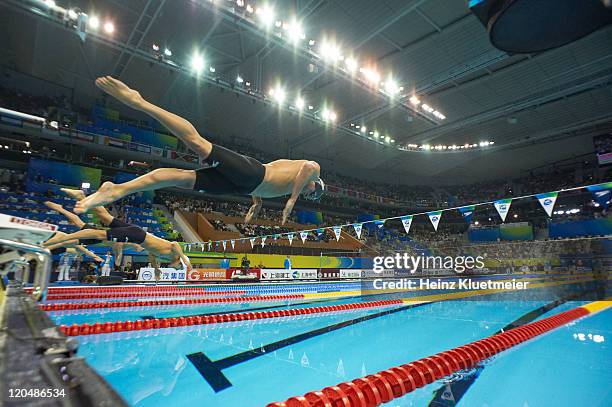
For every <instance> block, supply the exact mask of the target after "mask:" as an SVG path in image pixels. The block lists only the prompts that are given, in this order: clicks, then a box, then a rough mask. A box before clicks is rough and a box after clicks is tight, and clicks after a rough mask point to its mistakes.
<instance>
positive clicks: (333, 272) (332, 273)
mask: <svg viewBox="0 0 612 407" xmlns="http://www.w3.org/2000/svg"><path fill="white" fill-rule="evenodd" d="M317 277H318V278H319V280H337V279H339V278H340V270H338V269H321V270H319V272H318V273H317Z"/></svg>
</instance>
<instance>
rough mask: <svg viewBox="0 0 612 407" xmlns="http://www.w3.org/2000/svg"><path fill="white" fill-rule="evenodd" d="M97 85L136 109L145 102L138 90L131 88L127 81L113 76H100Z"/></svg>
mask: <svg viewBox="0 0 612 407" xmlns="http://www.w3.org/2000/svg"><path fill="white" fill-rule="evenodd" d="M96 86H97V87H98V88H100V89H102V90H103V91H104V92H106V93H108V94H109V95H111V96H112V97H114V98H115V99H117V100H118V101H120V102H123V103H125V104H126V105H128V106H130V107H132V108H134V109H139V108H140V106H141V105H142V103H143V102H144V99H143V98H142V96H140V93H138V91H137V90H134V89H130V87H129V86H127V85H126V84H125V83H123V82H121V81H120V80H117V79H115V78H113V77H112V76H101V77H99V78H98V79H96Z"/></svg>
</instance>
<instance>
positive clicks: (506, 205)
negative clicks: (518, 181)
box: [493, 199, 512, 222]
mask: <svg viewBox="0 0 612 407" xmlns="http://www.w3.org/2000/svg"><path fill="white" fill-rule="evenodd" d="M511 204H512V199H500V200H499V201H495V202H494V203H493V206H495V209H497V213H498V214H499V217H500V218H501V220H502V222H505V221H506V216H508V212H510V205H511Z"/></svg>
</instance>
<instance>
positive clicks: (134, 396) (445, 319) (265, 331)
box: [50, 284, 612, 406]
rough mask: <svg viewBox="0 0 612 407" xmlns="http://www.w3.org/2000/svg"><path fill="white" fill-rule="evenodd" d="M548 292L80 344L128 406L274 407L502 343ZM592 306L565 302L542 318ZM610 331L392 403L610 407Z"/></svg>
mask: <svg viewBox="0 0 612 407" xmlns="http://www.w3.org/2000/svg"><path fill="white" fill-rule="evenodd" d="M341 285H342V284H340V286H341ZM340 288H346V287H340ZM272 289H273V287H271V288H270V290H272ZM335 289H338V285H335ZM545 291H547V290H544V289H534V290H530V291H528V292H529V295H528V296H527V295H526V293H527V292H525V293H520V292H513V293H504V294H496V295H488V296H481V297H477V299H471V300H455V301H441V302H433V303H428V304H424V305H419V306H413V307H408V306H406V305H394V306H389V307H383V308H372V309H362V310H354V311H342V312H333V313H326V314H315V315H309V316H299V317H286V318H274V319H266V320H258V321H247V322H232V323H223V324H211V325H200V326H190V327H177V328H167V329H158V330H146V331H135V332H122V333H114V334H102V335H90V336H80V337H77V339H78V340H79V342H80V348H79V354H80V355H81V356H83V357H85V358H86V360H87V361H88V362H89V363H90V364H91V365H92V366H93V367H94V368H95V369H96V370H97V371H98V372H99V373H100V374H101V375H102V376H103V377H104V378H105V379H106V380H107V381H108V382H109V383H110V384H111V385H112V386H113V387H114V388H115V389H116V390H117V391H118V392H119V393H120V394H121V395H122V396H123V398H124V399H125V400H126V401H127V402H128V404H130V405H134V406H158V405H177V406H183V405H206V406H264V405H266V404H267V403H269V402H271V401H282V400H285V399H287V398H288V397H291V396H295V395H301V394H304V393H306V392H308V391H312V390H319V389H321V388H324V387H327V386H330V385H334V384H337V383H339V382H342V381H347V380H352V379H354V378H357V377H361V376H364V375H367V374H372V373H375V372H378V371H380V370H384V369H387V368H389V367H392V366H396V365H400V364H403V363H408V362H410V361H413V360H416V359H419V358H422V357H425V356H429V355H432V354H434V353H437V352H440V351H444V350H447V349H450V348H453V347H457V346H460V345H463V344H465V343H468V342H472V341H474V340H478V339H480V338H483V337H486V336H489V335H492V334H494V333H495V332H497V331H499V330H500V329H502V328H504V327H505V326H507V325H508V324H510V323H512V322H513V321H515V320H517V319H519V318H521V317H523V316H525V315H526V314H529V313H530V312H532V311H534V310H537V309H538V308H540V307H543V306H545V305H547V304H550V303H551V301H552V298H551V297H550V296H549V295H540V296H538V295H534V294H537V293H538V292H539V293H541V294H549V293H548V292H547V293H545ZM424 294H427V293H424ZM526 296H527V297H528V298H530V299H529V300H525V298H526ZM397 297H398V296H397V295H380V296H374V297H372V296H368V297H365V298H364V299H363V300H365V301H373V300H381V299H387V298H397ZM359 300H360V298H359V297H357V298H356V297H351V298H343V299H331V300H330V299H326V300H324V302H321V303H309V304H303V305H298V303H299V301H291V304H287V302H284V303H283V302H280V303H279V302H278V301H277V302H270V303H264V302H259V301H257V302H252V303H245V304H224V305H218V304H216V305H210V304H206V305H191V306H185V305H182V306H166V307H139V308H126V309H108V310H100V309H96V310H87V311H64V312H53V313H50V315H51V316H52V318H53V319H54V320H55V321H56V322H57V323H61V324H72V323H83V322H88V323H93V322H103V321H117V320H136V319H139V318H142V317H143V316H154V317H169V316H185V315H196V314H205V313H218V312H228V311H237V310H245V311H248V310H251V309H253V308H258V309H261V308H264V307H267V306H269V307H278V306H279V305H280V306H289V307H291V308H295V307H298V306H318V305H334V304H342V303H354V302H359ZM302 302H303V301H302ZM584 303H585V302H580V301H567V302H564V303H561V304H560V305H558V306H556V307H554V308H552V309H551V310H550V311H548V312H545V313H544V314H543V315H539V316H534V318H543V317H546V316H548V315H553V314H557V313H559V312H562V311H564V310H567V309H571V308H574V307H576V306H579V305H582V304H584ZM271 309H277V308H271ZM611 322H612V311H604V312H602V313H599V314H596V315H594V316H591V317H588V318H585V319H582V320H579V321H578V322H576V323H574V324H571V325H569V326H564V327H561V328H559V329H557V330H555V331H554V332H551V333H549V334H547V335H544V336H542V337H539V338H536V339H535V340H532V341H529V342H527V343H525V344H523V345H520V346H518V347H516V348H513V349H511V350H509V351H506V352H504V353H502V354H500V355H498V356H496V357H495V358H493V359H492V360H489V361H487V362H486V363H485V364H484V365H483V366H481V367H480V368H479V369H476V370H474V371H472V372H463V374H462V375H461V377H455V378H454V379H453V381H452V382H447V381H440V382H437V383H433V384H431V385H428V386H425V387H423V388H421V389H418V390H416V391H414V392H412V393H410V394H407V395H406V396H404V397H402V398H400V399H397V400H393V401H391V402H390V403H388V405H392V406H421V405H425V406H426V405H432V406H447V405H453V402H452V401H451V400H455V401H458V405H462V406H549V405H555V406H577V405H589V406H609V405H612V402H611V399H610V391H609V383H611V382H612V370H611V369H610V368H612V362H611V361H612V350H610V346H609V341H610V334H611V333H610V327H611ZM579 334H580V335H579ZM589 335H590V336H589ZM593 338H596V339H595V340H594V339H593Z"/></svg>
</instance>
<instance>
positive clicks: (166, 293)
mask: <svg viewBox="0 0 612 407" xmlns="http://www.w3.org/2000/svg"><path fill="white" fill-rule="evenodd" d="M243 294H246V291H244V290H241V291H191V290H190V291H185V292H181V291H176V290H174V291H154V292H153V291H137V292H119V293H91V294H90V293H84V294H83V293H74V294H49V295H48V296H47V299H48V300H86V299H93V298H137V297H179V296H183V297H187V296H214V295H224V296H225V295H243Z"/></svg>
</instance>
